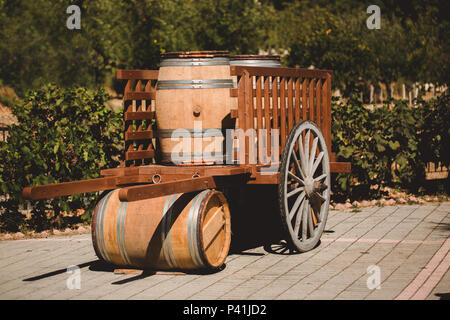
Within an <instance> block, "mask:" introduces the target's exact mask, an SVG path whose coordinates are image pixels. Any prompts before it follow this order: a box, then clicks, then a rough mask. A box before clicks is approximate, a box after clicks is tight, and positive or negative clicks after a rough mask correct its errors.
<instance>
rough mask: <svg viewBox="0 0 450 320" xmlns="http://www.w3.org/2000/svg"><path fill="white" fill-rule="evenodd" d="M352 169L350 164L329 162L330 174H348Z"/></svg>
mask: <svg viewBox="0 0 450 320" xmlns="http://www.w3.org/2000/svg"><path fill="white" fill-rule="evenodd" d="M351 169H352V165H351V163H350V162H330V171H331V172H335V173H338V172H350V171H351Z"/></svg>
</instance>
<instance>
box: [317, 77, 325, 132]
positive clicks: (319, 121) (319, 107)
mask: <svg viewBox="0 0 450 320" xmlns="http://www.w3.org/2000/svg"><path fill="white" fill-rule="evenodd" d="M321 88H322V86H321V81H320V80H317V84H316V110H317V111H316V123H317V125H318V126H319V127H320V130H322V131H323V130H324V129H325V128H324V123H323V111H324V110H323V107H322V103H321V101H320V100H321V99H320V97H321Z"/></svg>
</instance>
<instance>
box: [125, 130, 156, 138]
mask: <svg viewBox="0 0 450 320" xmlns="http://www.w3.org/2000/svg"><path fill="white" fill-rule="evenodd" d="M153 137H154V134H153V131H136V132H125V140H147V139H152V138H153Z"/></svg>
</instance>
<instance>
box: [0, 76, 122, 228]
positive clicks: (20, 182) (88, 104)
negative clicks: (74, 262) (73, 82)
mask: <svg viewBox="0 0 450 320" xmlns="http://www.w3.org/2000/svg"><path fill="white" fill-rule="evenodd" d="M107 99H108V95H107V93H106V91H104V90H103V89H100V90H97V91H95V92H90V91H88V90H86V89H84V88H71V89H61V88H58V87H56V86H54V85H47V86H45V87H43V88H42V89H40V90H33V91H30V92H29V93H28V94H27V95H26V97H25V99H24V100H23V102H21V103H20V104H16V105H14V106H12V111H13V113H14V115H15V116H16V117H17V119H18V121H19V124H17V125H11V126H10V127H9V138H8V141H7V142H6V143H1V144H0V158H1V159H2V162H1V163H0V183H1V190H0V191H1V195H2V197H0V212H2V214H1V215H0V228H1V229H3V230H5V229H6V230H9V231H15V230H14V229H16V230H17V229H20V228H24V227H32V228H36V229H38V230H39V229H44V228H49V227H55V226H56V227H60V226H61V224H62V215H61V213H62V212H67V213H71V212H73V211H75V210H76V209H81V208H83V209H85V210H86V213H85V214H84V216H83V218H85V219H89V218H90V213H91V211H92V208H93V206H95V204H96V200H97V198H98V196H97V195H96V194H92V193H91V194H85V195H73V196H70V197H61V198H56V199H51V200H42V201H33V202H32V207H33V209H32V211H31V219H29V220H28V221H25V219H24V216H23V215H22V214H21V213H20V211H19V206H20V205H23V204H25V201H24V199H23V198H22V195H21V192H22V189H23V188H24V187H26V186H32V185H42V184H49V183H57V182H64V181H72V180H82V179H90V178H96V177H98V176H99V173H100V169H102V168H104V167H114V166H117V164H118V155H119V154H120V152H121V150H120V149H121V143H120V142H121V134H122V133H121V131H122V129H121V124H122V119H121V113H114V112H112V111H110V110H108V109H107V108H106V107H105V102H106V101H107Z"/></svg>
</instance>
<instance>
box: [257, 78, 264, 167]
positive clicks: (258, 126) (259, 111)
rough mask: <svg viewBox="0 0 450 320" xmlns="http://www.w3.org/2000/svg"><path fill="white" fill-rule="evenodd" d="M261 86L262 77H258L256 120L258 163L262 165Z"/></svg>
mask: <svg viewBox="0 0 450 320" xmlns="http://www.w3.org/2000/svg"><path fill="white" fill-rule="evenodd" d="M261 85H262V77H258V80H257V81H256V109H257V111H256V120H257V130H256V134H257V139H258V151H257V153H256V155H257V158H258V163H261V160H262V159H260V158H259V154H260V153H259V152H260V150H261V151H262V150H263V149H264V144H263V139H260V130H261V129H263V120H262V116H263V114H262V99H263V97H262V94H261Z"/></svg>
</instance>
